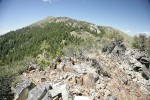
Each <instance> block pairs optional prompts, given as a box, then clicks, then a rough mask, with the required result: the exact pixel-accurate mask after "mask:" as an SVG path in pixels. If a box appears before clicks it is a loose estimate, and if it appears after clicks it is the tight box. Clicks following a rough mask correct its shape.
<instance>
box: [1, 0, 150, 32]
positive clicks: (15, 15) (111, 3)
mask: <svg viewBox="0 0 150 100" xmlns="http://www.w3.org/2000/svg"><path fill="white" fill-rule="evenodd" d="M47 16H62V17H63V16H66V17H71V18H74V19H78V20H83V21H88V22H92V23H94V24H97V25H104V26H112V27H114V28H116V29H119V30H121V31H123V32H125V33H127V34H129V35H134V34H137V33H143V32H145V33H146V34H149V35H150V0H0V34H4V33H6V32H8V31H11V30H16V29H18V28H22V27H25V26H27V25H30V24H32V23H34V22H36V21H39V20H41V19H43V18H45V17H47Z"/></svg>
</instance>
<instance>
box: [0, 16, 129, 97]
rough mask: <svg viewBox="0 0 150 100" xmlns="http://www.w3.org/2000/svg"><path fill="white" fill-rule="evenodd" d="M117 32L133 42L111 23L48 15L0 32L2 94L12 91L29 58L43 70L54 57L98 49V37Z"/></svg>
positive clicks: (76, 54) (108, 35)
mask: <svg viewBox="0 0 150 100" xmlns="http://www.w3.org/2000/svg"><path fill="white" fill-rule="evenodd" d="M114 34H115V35H116V34H120V35H121V37H123V38H124V39H125V41H127V43H129V42H130V39H131V37H130V36H128V35H126V34H124V33H123V32H120V31H118V30H116V29H114V28H112V27H107V26H98V25H95V24H92V23H89V22H85V21H79V20H75V19H71V18H68V17H47V18H45V19H43V20H41V21H39V22H36V23H34V24H31V25H30V26H27V27H24V28H22V29H18V30H16V31H11V32H8V33H7V34H4V35H2V36H0V82H1V83H0V88H3V91H2V92H1V93H2V95H5V94H9V93H10V84H11V85H14V84H15V83H16V82H17V81H18V80H19V78H18V77H17V76H19V75H20V74H22V73H23V72H24V71H25V70H26V66H27V65H28V62H34V63H36V64H37V65H38V66H39V67H40V70H44V69H45V68H46V67H48V66H50V65H51V63H52V60H53V59H54V58H58V57H61V56H69V57H74V56H76V57H80V56H81V55H80V54H82V53H83V52H84V51H85V50H88V47H91V46H93V45H95V47H98V49H99V48H100V45H101V44H100V43H99V42H97V41H101V40H103V38H107V40H109V41H108V42H110V39H112V37H110V36H113V35H114ZM106 42H107V41H106ZM81 52H82V53H81ZM14 80H15V81H16V82H14Z"/></svg>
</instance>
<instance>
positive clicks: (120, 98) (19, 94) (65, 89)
mask: <svg viewBox="0 0 150 100" xmlns="http://www.w3.org/2000/svg"><path fill="white" fill-rule="evenodd" d="M134 52H135V51H131V50H126V51H125V54H124V56H123V57H118V56H114V54H107V53H102V52H101V50H93V51H89V52H87V53H86V54H85V55H84V57H83V58H82V59H81V58H75V57H73V58H68V57H62V58H58V59H55V60H54V61H53V63H52V64H51V66H49V67H48V68H47V69H45V70H44V71H40V70H39V69H38V68H36V64H32V63H31V64H29V66H28V71H27V72H25V73H23V75H22V76H21V77H22V79H23V80H22V81H21V82H19V83H17V85H16V86H15V87H12V91H13V92H14V94H15V100H26V99H27V100H150V89H149V87H150V79H149V75H148V74H146V75H147V76H143V74H141V73H144V72H143V71H142V72H141V71H138V70H136V71H135V68H136V67H137V69H140V68H141V66H143V64H141V63H140V61H138V60H136V57H135V56H137V54H136V55H134ZM131 53H132V56H129V55H130V54H131ZM140 55H141V53H139V57H140ZM127 57H128V58H127ZM147 61H148V60H147ZM137 63H139V65H137ZM145 70H146V72H147V71H148V69H145Z"/></svg>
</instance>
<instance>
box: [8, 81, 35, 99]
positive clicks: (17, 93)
mask: <svg viewBox="0 0 150 100" xmlns="http://www.w3.org/2000/svg"><path fill="white" fill-rule="evenodd" d="M34 87H35V84H33V83H32V82H31V81H30V80H22V81H21V82H19V83H17V84H16V87H11V90H12V92H13V93H14V100H26V99H27V97H28V92H29V91H30V90H31V89H32V88H34Z"/></svg>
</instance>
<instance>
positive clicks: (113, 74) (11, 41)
mask: <svg viewBox="0 0 150 100" xmlns="http://www.w3.org/2000/svg"><path fill="white" fill-rule="evenodd" d="M131 41H133V38H132V37H130V36H128V35H126V34H125V33H123V32H121V31H119V30H116V29H114V28H112V27H107V26H98V25H95V24H92V23H88V22H85V21H79V20H75V19H71V18H68V17H47V18H45V19H43V20H41V21H39V22H36V23H34V24H32V25H30V26H27V27H25V28H22V29H19V30H16V31H11V32H9V33H7V34H5V35H2V36H0V54H1V55H0V88H1V90H2V91H0V99H2V100H6V99H8V100H150V53H149V46H146V45H145V44H143V42H139V43H137V44H138V46H139V48H133V47H131ZM146 43H147V42H146ZM134 46H135V47H138V46H137V45H135V44H134ZM140 46H142V48H140Z"/></svg>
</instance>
